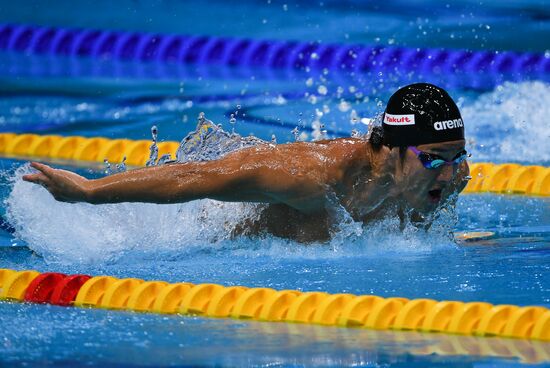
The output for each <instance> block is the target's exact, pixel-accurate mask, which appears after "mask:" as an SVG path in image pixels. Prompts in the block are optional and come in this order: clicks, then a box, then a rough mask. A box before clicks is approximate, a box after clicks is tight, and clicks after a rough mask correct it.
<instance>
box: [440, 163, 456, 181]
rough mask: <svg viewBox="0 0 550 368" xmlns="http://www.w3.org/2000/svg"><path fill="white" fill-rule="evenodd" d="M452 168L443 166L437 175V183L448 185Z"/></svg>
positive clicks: (451, 176)
mask: <svg viewBox="0 0 550 368" xmlns="http://www.w3.org/2000/svg"><path fill="white" fill-rule="evenodd" d="M453 170H454V168H453V166H451V165H443V166H442V167H441V169H440V170H439V175H438V176H437V181H439V182H443V183H449V182H450V181H451V180H452V179H453Z"/></svg>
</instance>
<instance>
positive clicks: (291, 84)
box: [0, 1, 550, 367]
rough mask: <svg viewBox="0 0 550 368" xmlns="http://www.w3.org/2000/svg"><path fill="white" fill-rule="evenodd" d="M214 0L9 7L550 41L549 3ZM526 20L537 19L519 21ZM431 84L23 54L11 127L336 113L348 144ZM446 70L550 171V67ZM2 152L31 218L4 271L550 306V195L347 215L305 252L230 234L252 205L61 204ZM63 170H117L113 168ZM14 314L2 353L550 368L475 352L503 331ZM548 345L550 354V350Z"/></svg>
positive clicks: (132, 25) (16, 218)
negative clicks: (403, 89)
mask: <svg viewBox="0 0 550 368" xmlns="http://www.w3.org/2000/svg"><path fill="white" fill-rule="evenodd" d="M209 3H210V5H204V4H203V5H200V4H191V3H187V2H175V1H158V2H150V3H147V4H145V3H140V2H130V1H123V2H119V3H117V5H113V4H112V2H102V1H100V2H97V1H96V2H80V3H78V4H72V3H71V4H70V5H69V4H68V3H67V4H65V5H66V6H63V4H62V3H59V5H56V6H51V5H50V4H47V3H46V2H41V1H33V2H29V3H27V4H20V3H18V4H17V5H15V4H11V3H10V4H2V7H3V9H4V11H3V12H2V13H0V22H21V23H32V24H39V25H52V26H78V27H90V28H102V29H113V28H117V29H126V30H141V31H150V32H175V33H186V34H208V35H215V36H239V37H254V38H271V39H300V40H310V41H320V42H339V43H347V42H362V43H369V44H371V43H379V44H383V45H402V46H408V47H447V48H469V49H474V50H480V49H499V50H516V51H533V52H541V53H545V52H546V53H547V54H548V52H549V51H548V44H547V41H546V40H548V39H549V37H548V36H549V35H550V33H549V30H550V22H548V19H549V15H550V14H549V13H548V9H547V6H544V3H543V2H539V1H531V2H520V1H517V2H507V3H506V4H504V5H503V4H500V3H489V4H485V6H479V4H477V2H470V1H460V2H453V3H452V4H450V5H449V6H446V5H445V4H444V3H439V2H428V3H422V4H417V3H410V2H396V1H385V2H384V3H383V4H378V5H365V4H363V3H361V2H352V1H350V2H346V3H345V4H344V5H342V3H341V2H332V1H325V2H322V3H309V2H305V1H304V2H297V3H294V4H290V2H289V3H288V4H285V3H284V2H278V1H267V2H262V3H253V2H242V3H239V4H230V3H226V2H209ZM60 9H63V11H60ZM396 9H399V12H398V14H396ZM92 13H93V16H91V15H90V14H92ZM517 24H521V25H522V27H521V32H517V31H514V30H513V28H512V26H515V25H517ZM545 42H546V43H545ZM415 78H417V76H416V75H414V73H412V74H411V75H406V76H403V75H399V76H393V75H386V74H384V73H382V74H381V75H376V76H375V79H374V80H373V79H372V78H368V79H365V78H361V76H342V75H334V74H333V73H332V72H330V71H329V72H327V73H318V72H317V73H301V72H300V73H299V72H292V73H282V74H281V73H270V72H267V71H265V70H235V69H231V68H222V67H219V68H218V67H216V68H208V67H201V68H198V67H196V66H173V65H172V66H170V65H168V66H166V65H143V64H135V63H124V62H115V61H112V60H78V59H74V58H70V59H69V58H60V57H53V56H36V55H24V54H15V53H8V52H4V53H2V54H0V94H1V96H0V130H1V131H5V132H8V131H10V132H18V133H20V132H35V133H38V134H61V135H83V136H106V137H109V138H120V137H125V138H132V139H149V138H150V127H151V126H152V125H153V124H155V125H157V126H158V128H159V138H160V139H165V140H179V139H181V138H182V137H183V136H184V135H185V134H186V133H187V132H189V131H191V130H193V129H194V127H195V124H196V118H197V116H198V114H199V113H200V112H205V114H206V116H207V117H208V118H209V119H211V120H213V121H215V122H216V123H220V124H222V125H223V127H224V128H225V129H228V130H229V129H231V127H230V124H229V117H230V114H231V113H235V112H237V111H238V114H237V123H236V125H235V130H236V131H237V132H239V133H240V134H242V135H248V134H251V133H252V134H254V135H256V136H258V137H260V138H263V139H271V136H272V135H275V136H276V138H277V141H278V142H287V141H291V140H293V135H292V133H291V130H292V129H293V128H294V127H296V126H298V127H299V129H300V132H302V133H303V134H304V135H303V136H302V139H311V138H312V136H313V135H314V134H315V133H314V132H315V127H316V126H317V127H318V125H319V123H323V124H324V125H325V127H326V129H327V131H328V135H329V137H338V136H346V135H349V134H350V132H351V130H352V129H356V130H358V131H359V132H362V133H364V132H366V125H365V124H363V122H364V121H365V120H364V119H369V118H372V117H373V116H374V115H375V114H377V113H379V112H380V111H382V109H383V107H384V106H385V102H386V101H387V98H388V97H389V95H390V94H391V93H392V92H393V91H394V90H395V88H397V86H398V85H400V84H402V83H403V82H404V81H408V80H415ZM427 78H428V77H427ZM429 78H432V79H429V81H431V82H434V83H437V84H441V85H444V86H446V87H448V88H449V91H450V93H451V95H452V96H453V97H454V98H455V99H456V100H457V101H458V103H459V105H460V107H461V110H462V114H463V117H464V120H465V122H466V134H467V136H468V150H469V151H471V152H472V158H471V159H472V161H474V162H480V161H491V162H517V163H521V164H538V165H546V166H548V165H550V146H549V145H548V143H547V142H548V138H549V135H550V130H549V129H548V125H547V116H550V103H549V102H550V84H548V81H547V80H545V79H543V78H536V77H532V76H529V77H527V76H525V77H524V78H522V76H516V77H515V78H513V79H511V80H505V79H504V80H502V81H500V82H499V83H497V84H496V85H493V84H491V83H479V84H476V83H473V84H472V83H470V82H469V81H474V82H476V81H478V80H482V79H483V78H484V76H483V75H468V76H462V77H461V78H455V79H454V80H453V82H451V79H452V78H451V76H435V77H434V76H432V77H429ZM472 85H476V86H477V87H475V88H474V87H472ZM325 90H326V93H325V92H324V91H325ZM0 165H1V166H0V170H1V171H0V173H1V175H0V196H1V198H2V200H3V206H2V209H1V214H2V216H3V218H5V219H7V220H8V221H9V223H10V224H11V225H12V226H13V227H15V229H16V233H15V235H12V234H10V233H8V232H1V231H0V268H13V269H36V270H38V271H58V272H65V273H87V274H90V275H113V276H117V277H138V278H143V279H146V280H157V279H158V280H165V281H169V282H176V281H188V282H193V283H202V282H214V283H220V284H223V285H245V286H250V287H254V286H265V287H273V288H276V289H300V290H303V291H316V290H319V291H327V292H331V293H340V292H349V293H354V294H374V295H379V296H383V297H390V296H401V297H407V298H424V297H426V298H433V299H436V300H462V301H487V302H490V303H505V304H518V305H541V306H546V307H550V266H549V265H550V262H549V261H550V207H549V204H550V201H549V200H548V199H547V198H528V197H519V196H499V195H463V196H461V197H460V199H459V201H458V205H457V209H456V213H447V214H444V215H443V216H442V217H441V218H440V219H439V220H438V222H437V224H436V226H435V227H434V229H432V230H431V231H430V232H428V233H423V232H419V231H417V230H416V229H415V228H413V227H407V228H406V229H405V231H403V232H401V231H399V230H398V227H399V226H398V223H397V222H396V220H395V219H392V218H388V219H385V220H383V221H381V222H379V223H376V224H371V225H368V226H365V227H363V226H360V225H359V224H355V223H349V222H346V221H342V223H341V224H340V230H339V232H338V233H337V235H336V237H335V238H334V239H333V240H332V241H331V242H330V243H328V244H327V243H325V244H313V245H309V246H304V245H302V244H298V243H295V242H292V241H288V240H283V239H278V238H275V237H270V236H267V237H262V238H254V239H251V238H244V237H243V238H237V239H230V238H229V236H228V231H229V230H228V229H230V228H231V225H232V224H234V223H236V222H237V221H238V220H239V219H240V218H242V217H243V216H246V215H247V214H248V213H250V206H248V205H242V204H234V203H226V204H221V203H219V202H214V201H209V200H204V201H196V202H193V203H187V204H181V205H176V204H175V205H154V204H120V205H102V206H92V205H87V204H66V203H59V202H55V201H54V200H53V199H52V198H51V197H50V196H49V195H48V194H47V192H46V191H45V190H44V189H43V188H40V187H35V186H32V185H30V184H28V183H23V182H21V180H20V179H19V178H20V176H21V174H22V173H23V172H26V170H28V167H27V166H26V161H23V160H13V159H7V158H2V159H0ZM59 167H65V168H70V169H71V170H77V172H79V173H80V174H83V175H86V176H88V177H97V176H100V175H102V173H101V170H102V168H101V167H100V166H98V165H83V164H82V163H80V164H76V163H72V164H71V163H63V164H62V165H60V166H59ZM342 215H343V216H344V215H345V214H342ZM451 230H452V231H454V232H461V231H486V230H487V231H494V232H496V233H497V237H496V239H493V240H490V241H486V242H478V243H473V244H470V245H468V246H465V245H459V244H457V243H456V242H454V241H453V240H452V238H451V237H450V236H449V232H450V231H451ZM0 326H2V327H1V328H0V366H3V365H5V366H18V365H19V366H29V365H39V366H67V367H72V366H75V365H89V366H112V367H121V366H122V367H137V366H213V365H216V366H318V365H320V366H351V365H355V366H357V365H360V366H406V367H409V366H418V367H424V366H441V367H449V366H457V367H472V366H477V367H488V366H516V365H519V364H528V363H536V364H539V365H541V366H542V365H544V364H548V363H544V362H543V360H544V359H542V358H541V357H540V355H537V354H534V353H531V351H532V350H533V349H534V348H533V346H531V345H521V344H519V345H518V346H515V345H514V346H513V349H512V350H513V351H514V349H515V351H516V353H515V354H509V355H508V356H507V355H506V354H504V355H502V356H494V355H493V356H487V355H486V354H481V353H480V352H479V349H478V350H476V348H475V347H476V346H479V345H483V343H484V342H483V341H486V340H489V341H491V343H495V344H499V343H502V342H500V341H499V339H475V338H467V337H456V336H455V337H445V336H440V335H433V334H432V335H429V334H428V335H425V334H416V333H393V332H388V331H384V332H375V331H366V330H360V329H339V328H328V327H319V326H302V325H287V324H271V323H256V322H242V321H234V320H213V319H203V318H192V317H181V316H158V315H149V314H138V313H129V312H115V311H107V310H82V309H76V308H60V307H55V306H43V305H26V304H12V303H3V302H0ZM446 339H447V340H446ZM449 339H451V340H449ZM485 343H486V342H485ZM449 345H452V346H455V347H456V346H461V347H463V348H462V349H458V348H455V349H454V353H452V354H451V353H449V350H445V349H438V348H436V347H437V346H449ZM468 346H471V347H472V346H473V348H472V349H471V350H468V349H467V348H464V347H468ZM535 347H536V348H538V349H541V351H545V352H546V355H547V356H550V346H549V344H544V343H539V345H536V346H535ZM433 351H437V353H433V354H432V352H433ZM476 351H477V353H476ZM517 351H519V352H520V353H517ZM467 352H469V353H470V354H467Z"/></svg>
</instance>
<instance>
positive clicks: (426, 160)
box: [371, 83, 467, 211]
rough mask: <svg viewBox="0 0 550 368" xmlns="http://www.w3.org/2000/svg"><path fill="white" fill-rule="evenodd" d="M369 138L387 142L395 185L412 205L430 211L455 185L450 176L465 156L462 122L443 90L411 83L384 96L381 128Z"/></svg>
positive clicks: (378, 141)
mask: <svg viewBox="0 0 550 368" xmlns="http://www.w3.org/2000/svg"><path fill="white" fill-rule="evenodd" d="M373 134H374V135H372V134H371V143H373V146H376V144H375V142H374V141H377V143H378V147H380V148H381V147H382V146H386V147H387V148H389V150H390V152H392V156H393V157H395V158H396V160H395V161H392V162H393V164H394V165H395V171H394V178H395V184H396V185H397V187H398V188H399V192H400V193H401V196H402V198H404V199H405V200H406V201H407V202H408V203H409V204H410V205H411V207H413V208H416V209H418V210H421V211H430V210H432V209H433V208H435V207H437V206H438V205H440V204H441V203H442V202H443V201H444V200H445V199H446V198H448V197H449V196H450V194H451V193H452V191H453V190H454V189H453V188H454V185H453V181H455V178H456V177H457V173H458V170H459V168H461V167H462V168H463V169H464V167H466V170H467V166H466V164H465V163H464V164H463V163H461V161H463V159H464V157H465V151H464V145H465V141H464V122H463V120H462V116H461V115H460V111H459V110H458V107H457V106H456V104H455V103H454V101H453V99H452V98H451V97H450V96H449V94H448V93H447V92H446V91H444V90H443V89H441V88H439V87H437V86H434V85H433V84H428V83H416V84H411V85H408V86H406V87H403V88H401V89H399V90H398V91H397V92H395V93H394V94H393V95H392V96H391V97H390V99H389V101H388V105H387V107H386V110H385V112H384V115H383V122H382V127H381V128H378V130H377V132H374V131H373Z"/></svg>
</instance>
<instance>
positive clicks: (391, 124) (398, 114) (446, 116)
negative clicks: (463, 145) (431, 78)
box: [382, 83, 464, 147]
mask: <svg viewBox="0 0 550 368" xmlns="http://www.w3.org/2000/svg"><path fill="white" fill-rule="evenodd" d="M382 127H383V129H384V145H386V146H389V147H409V146H418V145H421V144H432V143H441V142H449V141H456V140H460V139H464V122H463V121H462V116H461V115H460V111H459V110H458V107H457V106H456V104H455V103H454V101H453V99H452V98H451V96H449V94H448V93H447V92H446V91H445V90H443V89H442V88H439V87H437V86H434V85H433V84H428V83H415V84H410V85H408V86H405V87H403V88H401V89H399V90H398V91H397V92H395V93H394V94H393V95H392V96H391V97H390V100H389V101H388V105H387V106H386V111H384V115H383V121H382Z"/></svg>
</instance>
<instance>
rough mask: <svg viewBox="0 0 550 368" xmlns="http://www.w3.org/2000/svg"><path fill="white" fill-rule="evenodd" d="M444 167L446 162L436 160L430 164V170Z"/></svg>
mask: <svg viewBox="0 0 550 368" xmlns="http://www.w3.org/2000/svg"><path fill="white" fill-rule="evenodd" d="M443 165H445V161H443V160H439V159H436V160H433V161H431V162H430V169H437V168H438V167H440V166H443Z"/></svg>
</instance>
